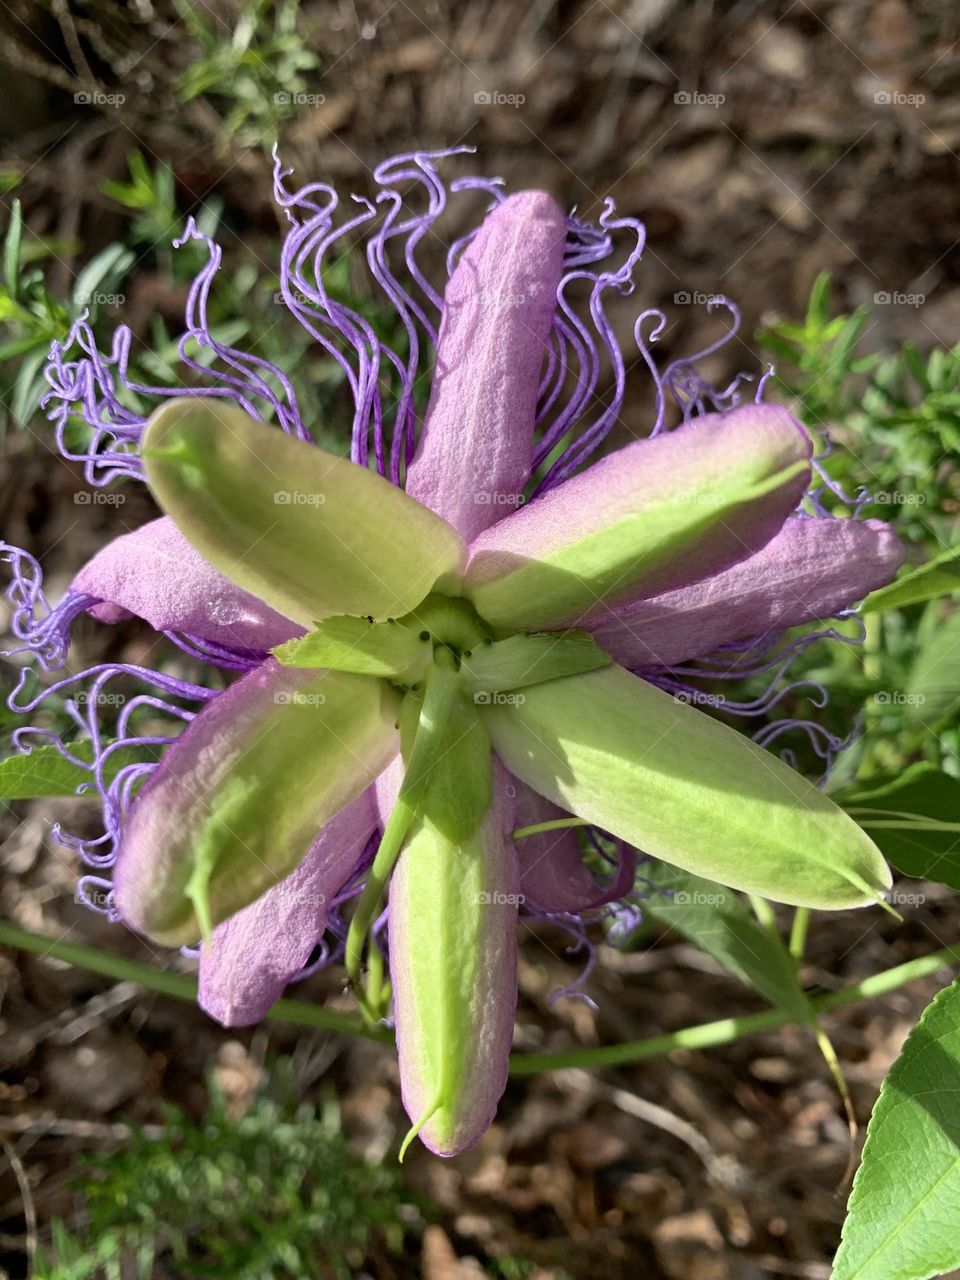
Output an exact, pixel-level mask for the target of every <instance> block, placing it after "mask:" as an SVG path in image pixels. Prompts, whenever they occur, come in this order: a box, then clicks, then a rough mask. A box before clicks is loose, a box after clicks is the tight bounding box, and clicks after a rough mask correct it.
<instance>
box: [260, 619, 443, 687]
mask: <svg viewBox="0 0 960 1280" xmlns="http://www.w3.org/2000/svg"><path fill="white" fill-rule="evenodd" d="M273 655H274V657H275V658H276V659H277V660H278V661H279V662H281V663H282V664H283V665H284V666H285V667H329V668H330V670H331V671H356V672H359V673H360V674H363V675H372V676H390V677H394V678H396V679H400V680H403V681H405V682H413V681H415V680H418V679H419V678H420V677H421V676H422V675H423V672H424V669H425V667H426V665H427V663H428V662H429V661H430V660H431V658H432V657H433V646H432V644H431V642H430V635H429V633H425V632H421V631H413V630H411V629H410V628H409V627H405V626H402V625H401V624H400V623H399V622H397V621H396V620H393V619H391V620H390V621H388V622H371V621H370V620H369V619H367V618H356V617H351V616H341V617H336V618H325V619H324V620H323V621H322V622H318V623H317V625H316V628H315V629H314V630H313V631H308V632H307V634H306V635H305V636H298V637H296V638H295V639H293V640H288V641H287V642H286V643H285V644H281V645H278V646H277V648H276V649H274V650H273Z"/></svg>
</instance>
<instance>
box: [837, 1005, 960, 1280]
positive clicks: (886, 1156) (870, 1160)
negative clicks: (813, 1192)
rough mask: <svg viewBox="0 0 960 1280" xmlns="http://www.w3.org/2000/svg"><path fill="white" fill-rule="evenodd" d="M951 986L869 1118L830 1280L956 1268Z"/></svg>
mask: <svg viewBox="0 0 960 1280" xmlns="http://www.w3.org/2000/svg"><path fill="white" fill-rule="evenodd" d="M958 1094H960V983H958V982H955V983H953V985H952V986H950V987H947V988H946V989H945V990H944V991H941V992H940V994H939V995H938V996H937V997H936V998H935V999H934V1000H933V1002H932V1003H931V1004H930V1005H928V1006H927V1009H926V1010H925V1011H924V1013H923V1015H922V1017H921V1018H920V1021H919V1022H918V1023H917V1025H916V1026H915V1027H914V1029H913V1031H911V1033H910V1035H909V1036H908V1037H907V1041H906V1044H905V1045H904V1046H903V1050H902V1052H901V1054H900V1057H899V1058H898V1059H897V1061H896V1062H895V1063H894V1064H893V1067H892V1068H891V1070H890V1073H889V1075H888V1076H887V1078H886V1080H885V1081H884V1083H883V1087H882V1088H881V1090H880V1097H879V1098H878V1100H877V1104H876V1106H875V1107H874V1109H873V1115H872V1116H871V1117H870V1127H869V1129H868V1130H867V1141H866V1145H865V1146H864V1149H863V1161H862V1163H861V1165H860V1169H859V1171H858V1172H857V1177H856V1180H855V1181H854V1184H853V1191H852V1193H851V1196H850V1202H849V1205H848V1212H847V1220H846V1222H845V1223H844V1225H843V1243H842V1244H841V1246H840V1251H839V1253H838V1254H837V1257H836V1261H835V1263H834V1269H833V1273H832V1280H931V1277H933V1276H941V1275H943V1274H944V1273H945V1272H947V1271H953V1270H954V1269H955V1268H956V1267H960V1234H958V1232H957V1231H956V1222H957V1215H958V1213H960V1111H958V1109H957V1097H958Z"/></svg>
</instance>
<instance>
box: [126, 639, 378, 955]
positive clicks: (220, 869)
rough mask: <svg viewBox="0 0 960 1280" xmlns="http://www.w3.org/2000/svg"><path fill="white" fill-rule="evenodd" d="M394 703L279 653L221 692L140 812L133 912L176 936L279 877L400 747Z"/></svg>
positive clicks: (133, 857) (130, 841) (368, 686)
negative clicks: (292, 664)
mask: <svg viewBox="0 0 960 1280" xmlns="http://www.w3.org/2000/svg"><path fill="white" fill-rule="evenodd" d="M399 705H400V698H399V695H398V694H397V693H396V692H395V691H394V690H392V689H391V688H390V686H389V685H388V684H387V683H386V682H385V681H383V680H374V679H371V678H369V677H366V676H359V675H349V674H343V673H340V672H332V671H324V672H318V673H310V672H299V671H290V670H288V669H286V668H283V667H279V666H277V665H275V664H273V663H270V664H268V665H267V666H266V667H264V668H258V669H257V670H255V671H253V672H251V673H250V674H249V675H247V676H245V677H244V678H243V679H242V680H240V681H238V682H237V683H236V684H234V685H232V686H231V687H230V688H229V689H228V690H227V691H226V692H225V693H223V694H220V695H219V696H218V697H217V698H216V699H215V700H214V701H213V702H212V703H211V704H210V706H209V707H207V708H205V710H204V711H203V712H202V714H201V715H200V716H198V717H197V718H196V720H194V721H193V722H192V723H191V724H190V726H189V727H188V728H187V729H186V730H184V732H183V733H182V734H181V735H180V737H179V738H178V739H177V740H176V741H175V742H174V744H173V745H172V746H171V747H170V748H168V751H167V754H166V756H165V757H164V762H163V764H162V765H161V767H160V769H159V770H157V772H156V773H155V774H153V775H152V776H151V778H150V780H149V783H148V784H147V786H146V787H145V788H144V789H143V791H142V792H141V794H140V795H139V796H138V799H137V804H136V805H134V806H133V808H132V809H131V813H130V818H129V821H128V823H127V827H126V831H125V833H124V839H123V842H122V845H121V848H120V852H119V855H118V860H117V866H116V869H115V874H114V883H115V886H116V891H117V907H118V910H119V912H120V914H121V916H122V917H123V918H124V920H126V921H127V923H128V924H130V925H132V926H133V927H135V928H137V929H139V930H140V931H141V932H143V933H146V934H147V935H148V936H150V937H151V938H153V939H154V940H155V941H156V942H158V943H162V944H164V945H167V946H181V945H183V944H184V943H189V942H191V941H193V942H195V941H196V939H197V938H198V937H200V936H201V934H202V933H203V932H204V928H206V927H213V926H216V925H217V924H219V923H220V922H221V921H223V920H225V919H227V917H229V916H231V915H233V914H235V913H236V912H237V911H239V910H241V909H242V908H243V907H245V906H247V905H248V904H249V903H250V902H252V901H254V900H255V899H256V898H258V897H259V896H260V894H262V893H263V892H264V891H265V890H267V889H269V888H271V887H273V886H274V885H276V884H278V883H279V882H280V881H281V880H283V879H284V878H285V877H286V876H287V875H289V873H290V872H291V871H293V870H294V868H295V867H296V866H297V865H298V863H299V862H300V860H301V859H302V858H303V856H304V855H305V854H306V852H307V850H308V849H309V847H310V845H311V844H312V842H313V840H314V839H315V837H316V835H317V832H318V831H319V830H320V828H321V827H322V826H323V824H324V823H325V822H327V821H328V820H329V819H330V818H332V817H333V816H334V814H336V813H338V812H339V811H340V809H342V808H343V807H344V806H345V805H346V804H349V803H350V801H351V800H353V799H355V798H356V796H358V795H359V794H360V793H361V792H362V791H363V790H364V789H365V788H366V787H367V786H369V785H370V783H372V782H373V780H374V779H375V778H376V777H377V776H378V775H379V773H380V772H381V771H382V770H383V769H384V768H385V767H386V765H387V764H388V763H389V761H390V760H391V759H392V758H393V757H394V756H395V755H396V752H397V748H398V745H399V740H398V739H399V735H398V734H397V731H396V717H397V713H398V710H399ZM204 916H206V917H207V919H206V920H204ZM202 925H203V926H204V927H201V926H202Z"/></svg>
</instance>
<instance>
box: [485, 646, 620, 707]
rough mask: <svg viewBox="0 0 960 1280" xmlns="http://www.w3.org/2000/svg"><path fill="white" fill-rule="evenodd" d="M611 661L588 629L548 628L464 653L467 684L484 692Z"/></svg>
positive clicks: (524, 684) (493, 691) (536, 682)
mask: <svg viewBox="0 0 960 1280" xmlns="http://www.w3.org/2000/svg"><path fill="white" fill-rule="evenodd" d="M610 661H611V659H610V655H609V654H607V653H604V651H603V650H602V649H601V648H600V646H599V645H598V644H597V642H596V640H594V638H593V636H591V635H590V634H589V632H587V631H560V632H545V633H544V634H542V635H529V636H521V635H517V636H510V637H509V638H508V639H506V640H496V641H486V642H485V643H483V644H481V645H480V646H479V647H478V648H476V649H474V650H472V651H470V652H469V653H465V654H464V655H463V662H462V671H463V675H464V679H465V682H466V685H467V688H468V689H470V690H473V691H481V692H485V693H499V692H501V691H503V690H507V689H523V688H526V686H527V685H530V684H541V683H542V682H543V681H544V680H557V679H559V678H560V677H561V676H572V675H578V674H579V673H580V672H582V671H595V670H596V669H597V668H598V667H605V666H607V664H608V663H609V662H610Z"/></svg>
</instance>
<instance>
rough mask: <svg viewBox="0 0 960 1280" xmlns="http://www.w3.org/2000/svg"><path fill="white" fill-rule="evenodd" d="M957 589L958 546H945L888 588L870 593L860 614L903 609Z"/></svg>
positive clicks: (959, 569)
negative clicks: (944, 548)
mask: <svg viewBox="0 0 960 1280" xmlns="http://www.w3.org/2000/svg"><path fill="white" fill-rule="evenodd" d="M957 590H960V544H958V545H957V546H955V547H948V548H947V550H946V551H943V552H941V554H940V555H938V556H935V557H934V558H933V559H932V560H928V561H927V563H926V564H922V565H921V566H920V568H919V569H912V570H911V571H910V572H909V573H904V574H901V575H900V577H899V578H897V580H896V582H891V583H890V585H889V586H887V587H881V588H880V589H879V591H871V593H870V595H868V596H867V598H866V600H864V602H863V604H862V605H861V606H860V611H861V613H876V612H877V611H878V610H880V609H902V608H903V607H904V606H905V605H908V604H919V603H921V602H922V601H924V600H933V599H935V598H936V597H937V596H944V595H948V594H949V593H950V592H951V591H957Z"/></svg>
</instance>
